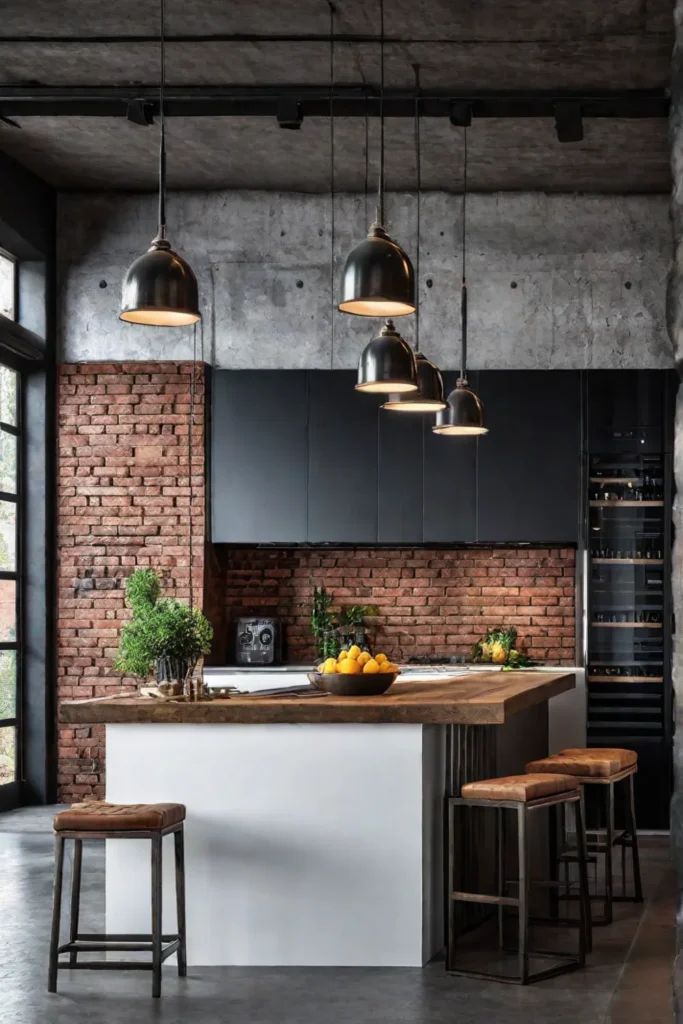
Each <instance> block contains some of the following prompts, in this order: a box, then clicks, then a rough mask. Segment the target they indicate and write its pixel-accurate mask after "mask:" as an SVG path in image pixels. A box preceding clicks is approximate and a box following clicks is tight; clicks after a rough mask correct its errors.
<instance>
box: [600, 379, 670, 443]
mask: <svg viewBox="0 0 683 1024" xmlns="http://www.w3.org/2000/svg"><path fill="white" fill-rule="evenodd" d="M586 378H587V388H586V391H587V421H588V447H589V450H590V451H591V452H615V453H618V452H634V451H636V450H637V451H638V452H640V453H642V454H645V453H650V452H660V451H662V449H663V448H667V449H668V446H667V445H666V440H667V439H668V435H669V432H670V424H671V423H672V422H673V411H672V407H671V404H670V386H671V385H670V380H671V378H670V377H669V375H668V374H667V373H666V371H663V370H589V371H588V373H587V374H586Z"/></svg>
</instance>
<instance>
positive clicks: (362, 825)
mask: <svg viewBox="0 0 683 1024" xmlns="http://www.w3.org/2000/svg"><path fill="white" fill-rule="evenodd" d="M227 675H229V678H230V680H231V681H232V682H233V683H237V685H240V683H239V682H238V681H239V680H244V682H243V684H242V685H247V682H248V679H250V678H251V679H253V678H254V677H253V676H251V674H250V673H249V670H242V672H230V673H229V674H227ZM276 675H280V676H282V677H284V676H286V677H287V678H290V679H291V678H294V677H296V672H292V673H284V674H282V673H280V674H278V673H274V672H273V673H268V674H266V673H264V678H267V676H270V677H271V678H272V677H273V676H276ZM575 675H576V676H577V677H579V676H580V675H581V673H580V672H577V673H574V672H573V671H572V670H567V669H556V670H549V671H538V670H532V671H525V672H501V671H472V670H467V669H464V668H460V667H455V668H453V669H452V670H451V669H450V668H448V669H446V670H443V671H439V672H438V673H437V674H436V675H435V676H434V675H432V674H431V673H430V672H429V671H425V670H421V669H412V668H411V669H408V670H407V671H406V673H405V675H401V676H399V678H398V680H397V681H396V682H395V683H394V684H393V686H392V687H391V689H390V690H389V691H388V692H387V693H385V694H383V695H380V696H376V697H363V698H360V697H333V696H329V695H327V694H325V695H322V696H315V697H310V696H301V697H296V696H286V695H284V694H283V695H279V696H267V697H260V696H256V695H252V696H247V695H244V696H240V697H231V698H229V699H223V700H220V699H217V700H212V701H207V702H206V703H196V704H191V703H162V702H159V701H155V700H153V699H144V698H139V697H133V698H118V699H114V700H106V699H105V700H100V701H98V700H87V701H81V702H69V703H66V704H63V705H62V719H63V721H65V722H69V723H71V724H74V725H93V724H102V723H104V724H105V725H106V748H107V791H106V798H107V800H109V801H111V802H114V803H140V802H143V803H163V802H166V801H174V802H180V803H184V804H185V805H186V807H187V823H186V832H185V844H186V845H185V849H186V870H187V908H188V911H187V924H188V933H187V942H188V964H189V965H190V966H193V965H195V966H211V965H221V964H222V965H229V964H235V965H251V966H365V967H369V966H378V967H392V966H412V967H418V966H422V965H424V964H426V963H427V962H428V961H429V960H431V959H432V958H433V957H434V956H435V955H437V954H438V953H439V952H440V951H441V949H442V948H443V939H444V894H443V882H444V835H443V827H444V798H445V797H446V796H447V795H449V794H451V793H455V792H459V789H460V786H461V785H462V784H463V783H465V782H469V781H474V780H476V779H482V778H492V777H495V776H499V775H508V774H516V773H518V772H520V771H523V769H524V764H525V763H526V762H527V761H530V760H533V759H537V758H540V757H543V756H545V755H547V753H548V702H549V701H550V700H551V699H553V698H557V695H562V696H560V697H559V698H558V703H561V702H563V701H565V699H566V698H569V697H571V696H572V694H571V693H570V692H569V691H571V690H572V689H573V688H574V686H575ZM245 677H246V678H245ZM301 678H302V680H306V675H305V673H304V672H301ZM306 682H307V680H306ZM252 685H253V684H252ZM579 685H580V684H579ZM169 853H170V851H169ZM106 857H107V860H106V907H107V913H106V916H107V921H106V928H107V931H108V932H113V933H116V932H119V933H141V932H144V931H146V930H147V928H148V916H149V901H150V892H149V880H148V871H147V870H145V869H146V867H147V861H148V857H149V851H148V849H146V848H145V844H143V843H138V841H136V840H126V841H125V842H122V841H116V840H112V841H109V842H108V843H107V853H106ZM166 860H167V861H168V863H167V865H166V867H168V868H169V869H170V867H171V864H170V861H171V858H170V856H169V857H167V858H166ZM172 889H173V887H172V886H171V885H169V886H165V891H168V892H169V893H171V892H172ZM174 919H175V908H174V906H173V905H172V903H171V902H170V900H169V904H168V905H164V931H168V932H169V933H172V932H173V930H174V928H175V921H174Z"/></svg>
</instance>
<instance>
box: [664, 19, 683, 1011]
mask: <svg viewBox="0 0 683 1024" xmlns="http://www.w3.org/2000/svg"><path fill="white" fill-rule="evenodd" d="M675 23H676V45H675V47H674V52H673V58H672V63H671V117H670V123H669V135H670V142H671V171H672V178H673V188H672V196H671V214H672V220H673V235H674V258H673V261H672V264H671V270H670V273H669V282H668V290H667V303H666V313H667V324H668V328H669V334H670V336H671V344H672V348H673V351H674V354H675V359H676V364H677V366H678V368H679V373H680V368H681V366H682V365H683V0H676V6H675ZM674 485H675V491H674V506H673V516H672V520H673V528H674V546H673V555H672V564H671V589H672V596H673V612H674V621H675V622H677V623H679V624H680V623H681V622H683V389H682V388H680V387H679V389H678V398H677V403H676V424H675V433H674ZM672 661H673V664H672V678H673V690H674V714H675V719H676V731H675V734H674V793H673V799H672V801H671V840H672V845H673V853H674V858H675V861H676V870H677V899H676V928H677V948H678V955H677V957H676V960H675V964H674V974H673V982H674V984H673V988H674V1017H675V1020H676V1021H677V1022H678V1024H680V1022H681V1021H683V953H682V952H681V950H683V639H682V638H681V633H680V629H679V631H678V633H675V634H674V640H673V659H672Z"/></svg>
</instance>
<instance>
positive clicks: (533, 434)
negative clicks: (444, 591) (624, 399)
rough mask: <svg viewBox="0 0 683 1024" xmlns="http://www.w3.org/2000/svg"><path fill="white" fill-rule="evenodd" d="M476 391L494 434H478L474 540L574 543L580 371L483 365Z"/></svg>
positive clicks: (578, 471)
mask: <svg viewBox="0 0 683 1024" xmlns="http://www.w3.org/2000/svg"><path fill="white" fill-rule="evenodd" d="M479 396H480V398H481V400H482V402H483V403H484V414H485V421H486V424H487V426H488V428H489V433H488V434H486V435H485V436H484V437H482V438H481V439H480V441H479V464H478V516H477V520H478V523H477V527H478V528H477V540H478V541H482V542H484V543H487V542H496V541H497V542H505V541H512V542H524V541H527V542H530V543H541V544H543V543H576V542H577V541H578V537H579V494H580V479H581V388H580V375H579V373H578V372H575V371H569V370H568V371H565V370H550V371H538V370H536V371H526V370H524V371H522V370H488V371H484V370H482V372H481V373H480V374H479Z"/></svg>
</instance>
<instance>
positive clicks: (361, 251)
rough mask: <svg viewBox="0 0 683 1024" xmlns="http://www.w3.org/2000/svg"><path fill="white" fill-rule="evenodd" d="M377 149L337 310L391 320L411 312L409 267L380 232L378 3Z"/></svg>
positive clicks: (381, 158) (412, 291)
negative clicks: (375, 170)
mask: <svg viewBox="0 0 683 1024" xmlns="http://www.w3.org/2000/svg"><path fill="white" fill-rule="evenodd" d="M380 47H381V49H380V100H379V103H380V107H379V114H380V149H379V185H378V189H377V212H376V215H375V221H374V223H373V224H372V225H371V227H370V231H369V232H368V236H367V238H366V239H365V241H364V242H361V243H360V245H357V246H356V248H355V249H354V250H353V251H352V252H351V253H350V255H349V257H348V259H347V260H346V265H345V267H344V273H343V276H342V294H341V301H340V303H339V309H340V310H341V311H342V312H343V313H355V314H356V316H381V317H395V316H406V314H408V313H414V312H415V278H414V275H413V267H412V264H411V262H410V260H409V259H408V257H407V255H406V254H405V252H404V251H403V249H402V248H401V246H400V245H398V244H397V243H396V242H394V241H393V239H391V238H390V237H389V235H388V234H387V233H386V231H385V230H384V226H383V225H384V0H380Z"/></svg>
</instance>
